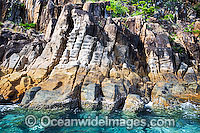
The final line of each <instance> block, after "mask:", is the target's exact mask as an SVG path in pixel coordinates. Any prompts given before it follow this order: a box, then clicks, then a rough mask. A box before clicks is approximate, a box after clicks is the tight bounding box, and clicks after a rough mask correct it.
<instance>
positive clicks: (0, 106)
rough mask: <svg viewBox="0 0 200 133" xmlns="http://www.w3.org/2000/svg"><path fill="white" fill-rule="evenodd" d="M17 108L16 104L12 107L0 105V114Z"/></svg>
mask: <svg viewBox="0 0 200 133" xmlns="http://www.w3.org/2000/svg"><path fill="white" fill-rule="evenodd" d="M17 107H19V106H18V105H17V104H12V105H0V112H4V111H9V110H14V109H15V108H17Z"/></svg>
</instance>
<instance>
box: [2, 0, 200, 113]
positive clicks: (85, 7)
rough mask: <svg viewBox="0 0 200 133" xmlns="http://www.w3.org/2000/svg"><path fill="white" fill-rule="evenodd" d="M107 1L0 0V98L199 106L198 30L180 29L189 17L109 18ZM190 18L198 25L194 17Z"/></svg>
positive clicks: (71, 105) (108, 106) (113, 106)
mask: <svg viewBox="0 0 200 133" xmlns="http://www.w3.org/2000/svg"><path fill="white" fill-rule="evenodd" d="M8 4H11V5H9V6H11V7H12V8H11V9H12V10H11V9H10V10H7V9H8V8H7V6H8ZM109 5H110V2H86V3H84V2H83V1H67V2H66V1H62V0H59V1H54V0H49V1H45V0H44V1H40V0H36V1H35V2H32V1H31V0H21V1H17V0H10V1H9V0H7V1H6V0H3V1H0V7H1V11H0V16H1V17H0V20H1V21H3V22H2V23H0V26H1V30H0V40H1V41H0V61H1V69H0V79H1V80H0V103H20V104H21V106H23V107H27V108H34V109H59V108H67V109H72V110H75V109H86V110H90V109H91V110H101V109H103V110H124V111H130V112H135V111H141V110H142V109H143V108H144V106H145V104H147V103H149V102H152V103H153V107H154V108H157V107H162V108H163V107H166V108H170V107H172V108H173V107H174V106H178V105H179V104H180V103H183V102H187V101H188V100H189V101H191V102H193V103H194V104H199V103H200V99H199V98H200V37H199V34H200V33H199V32H187V31H185V29H186V28H187V27H188V25H191V22H190V21H185V20H182V18H181V16H180V15H179V17H178V18H177V20H176V23H173V22H171V20H163V21H160V20H159V19H157V18H155V17H149V18H148V20H147V19H145V18H144V17H143V16H142V15H136V16H128V17H126V18H113V17H112V15H111V13H110V12H109V11H107V10H106V7H107V6H109ZM5 9H6V10H5ZM9 14H10V15H9ZM8 20H9V21H8ZM21 22H24V23H26V22H29V23H34V24H35V25H34V26H33V27H34V28H27V27H29V26H30V27H31V25H27V27H26V26H24V25H19V23H21ZM192 22H193V24H192V25H193V29H194V30H195V31H199V30H200V20H199V18H198V17H195V18H193V19H192Z"/></svg>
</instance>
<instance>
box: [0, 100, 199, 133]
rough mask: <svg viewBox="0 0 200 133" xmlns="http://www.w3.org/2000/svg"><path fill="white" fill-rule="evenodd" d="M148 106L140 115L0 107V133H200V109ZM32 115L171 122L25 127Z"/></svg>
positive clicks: (60, 117) (55, 117) (186, 105)
mask: <svg viewBox="0 0 200 133" xmlns="http://www.w3.org/2000/svg"><path fill="white" fill-rule="evenodd" d="M149 106H151V103H149V104H148V105H146V107H147V109H146V111H143V112H140V113H125V112H123V111H119V112H108V111H81V112H70V111H64V110H59V111H58V110H57V111H47V110H40V111H34V110H28V109H22V108H20V107H19V106H17V105H0V111H1V112H0V132H7V133H9V132H16V133H23V132H25V133H26V132H34V133H39V132H50V133H51V132H52V133H59V132H93V133H96V132H97V133H98V132H99V133H101V132H103V133H104V132H105V133H110V132H111V133H117V132H119V133H124V132H131V133H132V132H133V133H173V132H175V133H200V108H199V107H198V106H195V105H193V104H191V103H189V102H188V103H183V104H182V105H181V106H180V107H179V108H178V109H175V110H164V109H163V110H162V109H159V110H151V109H150V107H149ZM29 115H33V116H35V117H36V118H37V119H40V118H42V117H43V116H48V117H50V118H51V119H66V118H68V119H85V118H88V116H90V117H91V118H95V117H97V116H98V118H105V117H108V118H116V119H145V120H147V121H148V120H151V119H169V118H171V119H174V120H175V126H174V127H158V126H155V127H151V126H139V127H132V129H127V127H126V126H124V127H120V126H101V127H100V126H82V127H80V126H76V125H74V126H67V127H66V126H53V127H52V126H49V127H44V126H42V125H41V124H40V123H39V122H38V123H37V124H35V125H34V126H32V127H29V126H27V125H26V122H25V119H26V117H27V116H29Z"/></svg>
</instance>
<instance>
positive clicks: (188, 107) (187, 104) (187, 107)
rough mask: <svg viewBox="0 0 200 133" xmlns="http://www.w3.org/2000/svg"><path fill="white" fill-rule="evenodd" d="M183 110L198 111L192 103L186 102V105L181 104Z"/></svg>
mask: <svg viewBox="0 0 200 133" xmlns="http://www.w3.org/2000/svg"><path fill="white" fill-rule="evenodd" d="M181 108H183V109H196V108H197V107H196V105H194V104H192V103H190V102H186V103H181Z"/></svg>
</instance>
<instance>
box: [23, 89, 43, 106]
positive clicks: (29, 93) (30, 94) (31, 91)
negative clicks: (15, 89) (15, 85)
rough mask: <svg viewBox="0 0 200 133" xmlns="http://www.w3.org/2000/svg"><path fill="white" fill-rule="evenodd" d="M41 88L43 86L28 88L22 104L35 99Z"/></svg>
mask: <svg viewBox="0 0 200 133" xmlns="http://www.w3.org/2000/svg"><path fill="white" fill-rule="evenodd" d="M39 90H41V87H33V88H31V89H29V90H27V91H26V93H25V95H24V97H23V99H22V102H21V105H25V104H28V103H29V102H30V101H31V100H33V98H34V97H35V94H36V93H37V92H38V91H39Z"/></svg>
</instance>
